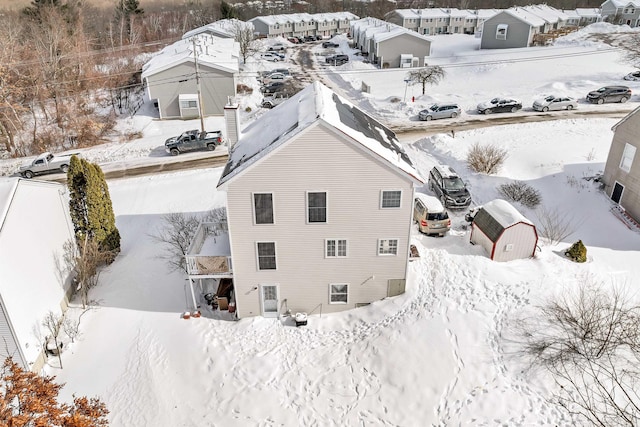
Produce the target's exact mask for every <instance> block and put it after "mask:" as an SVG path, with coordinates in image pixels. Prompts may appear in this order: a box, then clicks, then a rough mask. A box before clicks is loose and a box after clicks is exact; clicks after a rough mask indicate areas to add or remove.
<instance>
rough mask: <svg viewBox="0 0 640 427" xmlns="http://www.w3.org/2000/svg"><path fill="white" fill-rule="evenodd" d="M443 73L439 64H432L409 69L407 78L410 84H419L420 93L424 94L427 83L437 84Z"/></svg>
mask: <svg viewBox="0 0 640 427" xmlns="http://www.w3.org/2000/svg"><path fill="white" fill-rule="evenodd" d="M444 75H445V72H444V70H443V69H442V68H441V67H440V66H438V65H434V66H431V67H424V68H420V69H418V70H413V71H410V72H409V74H407V79H408V80H409V83H410V84H412V85H416V84H421V85H422V94H423V95H424V94H425V93H426V90H427V83H428V84H430V85H435V84H438V83H439V82H440V80H442V79H443V78H444Z"/></svg>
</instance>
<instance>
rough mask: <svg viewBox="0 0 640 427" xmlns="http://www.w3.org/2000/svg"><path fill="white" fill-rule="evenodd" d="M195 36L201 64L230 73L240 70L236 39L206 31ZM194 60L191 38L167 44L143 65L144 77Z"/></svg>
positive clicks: (238, 49)
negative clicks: (216, 35)
mask: <svg viewBox="0 0 640 427" xmlns="http://www.w3.org/2000/svg"><path fill="white" fill-rule="evenodd" d="M194 38H195V39H196V50H197V51H198V64H199V65H202V66H206V67H211V68H215V69H218V70H222V71H226V72H229V73H237V72H238V70H239V65H238V57H239V52H240V47H239V45H238V43H237V42H236V41H235V40H233V39H229V38H220V37H215V36H213V35H211V34H205V33H200V34H198V35H196V36H194ZM194 61H195V60H194V55H193V42H192V41H191V39H181V40H178V41H177V42H175V43H173V44H171V45H169V46H166V47H165V48H164V49H162V50H161V51H160V52H159V53H158V54H157V55H156V56H154V57H153V58H151V59H150V60H149V61H148V62H147V63H146V64H144V65H143V66H142V78H146V77H149V76H152V75H154V74H157V73H159V72H161V71H164V70H168V69H170V68H172V67H174V66H176V65H179V64H182V63H184V62H194Z"/></svg>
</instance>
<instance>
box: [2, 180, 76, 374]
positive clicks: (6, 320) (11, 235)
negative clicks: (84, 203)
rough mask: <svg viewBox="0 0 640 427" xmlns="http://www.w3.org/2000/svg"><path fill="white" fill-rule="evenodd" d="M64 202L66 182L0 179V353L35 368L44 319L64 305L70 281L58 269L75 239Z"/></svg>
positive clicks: (41, 360)
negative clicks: (68, 242) (0, 340)
mask: <svg viewBox="0 0 640 427" xmlns="http://www.w3.org/2000/svg"><path fill="white" fill-rule="evenodd" d="M68 206H69V200H68V195H67V189H66V187H65V186H64V185H61V184H57V183H52V182H44V181H36V180H25V179H22V178H1V179H0V335H1V339H2V343H1V344H0V356H1V357H2V358H4V357H7V356H13V359H14V361H15V362H17V363H18V364H19V365H21V366H22V367H23V368H25V369H31V370H33V371H38V370H39V369H40V368H41V367H42V365H43V363H44V356H43V354H42V349H43V339H44V338H45V335H46V333H45V331H43V327H42V326H41V324H42V321H43V319H44V317H45V316H46V314H47V313H48V312H49V311H52V312H54V313H57V314H60V313H61V312H62V311H63V309H64V308H66V296H65V293H67V292H68V290H69V288H70V286H71V277H70V275H69V274H68V273H66V272H64V271H62V269H61V266H63V265H64V263H63V262H62V256H63V253H64V249H63V246H64V244H65V243H66V242H67V241H69V240H73V239H74V232H73V224H72V223H71V219H70V217H69V209H68Z"/></svg>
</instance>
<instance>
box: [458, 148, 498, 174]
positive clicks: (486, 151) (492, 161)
mask: <svg viewBox="0 0 640 427" xmlns="http://www.w3.org/2000/svg"><path fill="white" fill-rule="evenodd" d="M507 156H508V153H507V150H505V149H504V148H500V147H498V146H497V145H494V144H480V143H478V142H476V143H475V144H473V145H472V146H471V148H470V149H469V152H468V153H467V166H469V169H471V170H473V171H475V172H480V173H486V174H492V173H496V172H498V170H499V169H500V167H501V166H502V164H503V163H504V161H505V160H506V158H507Z"/></svg>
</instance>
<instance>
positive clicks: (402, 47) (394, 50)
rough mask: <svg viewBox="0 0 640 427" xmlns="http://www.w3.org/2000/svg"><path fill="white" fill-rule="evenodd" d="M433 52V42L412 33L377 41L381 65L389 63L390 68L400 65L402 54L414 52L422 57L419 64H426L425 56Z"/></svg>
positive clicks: (418, 56)
mask: <svg viewBox="0 0 640 427" xmlns="http://www.w3.org/2000/svg"><path fill="white" fill-rule="evenodd" d="M430 53H431V42H429V41H427V40H424V39H423V38H422V37H416V35H414V34H411V33H405V34H399V35H396V36H393V37H391V38H388V39H386V40H381V41H379V42H378V43H377V51H376V56H377V57H378V58H380V61H381V66H382V67H383V68H385V67H384V63H388V64H389V67H390V68H398V67H400V55H401V54H412V55H413V56H414V57H417V58H419V59H420V62H419V64H418V66H424V65H425V64H424V58H425V57H426V56H429V54H430Z"/></svg>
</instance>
